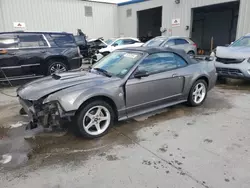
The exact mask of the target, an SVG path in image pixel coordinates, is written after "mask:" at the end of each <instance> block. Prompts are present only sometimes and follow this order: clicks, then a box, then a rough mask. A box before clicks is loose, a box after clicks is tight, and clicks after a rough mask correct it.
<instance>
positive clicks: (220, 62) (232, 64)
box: [211, 34, 250, 79]
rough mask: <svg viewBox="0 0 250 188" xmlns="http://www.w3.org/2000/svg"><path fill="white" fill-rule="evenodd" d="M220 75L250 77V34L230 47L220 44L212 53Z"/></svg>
mask: <svg viewBox="0 0 250 188" xmlns="http://www.w3.org/2000/svg"><path fill="white" fill-rule="evenodd" d="M211 55H212V56H215V66H216V70H217V73H218V76H220V77H231V78H241V79H250V34H247V35H246V36H243V37H241V38H240V39H238V40H236V41H235V42H233V43H232V44H231V45H229V46H228V47H223V46H218V47H217V48H216V50H215V51H214V52H213V53H212V54H211Z"/></svg>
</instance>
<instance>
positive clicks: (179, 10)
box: [118, 0, 250, 38]
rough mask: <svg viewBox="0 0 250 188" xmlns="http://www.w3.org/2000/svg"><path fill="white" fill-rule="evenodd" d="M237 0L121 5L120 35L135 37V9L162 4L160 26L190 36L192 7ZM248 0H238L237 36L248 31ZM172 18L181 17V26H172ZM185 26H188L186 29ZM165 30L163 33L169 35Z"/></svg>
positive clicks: (161, 0)
mask: <svg viewBox="0 0 250 188" xmlns="http://www.w3.org/2000/svg"><path fill="white" fill-rule="evenodd" d="M233 1H237V0H181V1H180V4H175V1H174V0H150V1H146V2H141V3H136V4H130V5H123V6H119V7H118V14H119V28H120V35H126V36H132V37H137V30H138V28H137V11H141V10H145V9H150V8H155V7H158V6H162V7H163V9H162V27H163V28H166V29H167V30H169V29H172V35H179V36H190V29H191V28H192V25H191V24H192V23H191V21H192V10H191V9H192V8H196V7H202V6H207V5H213V4H218V3H226V2H233ZM127 9H132V16H131V17H127V15H126V11H127ZM249 15H250V0H240V13H239V20H238V29H237V38H238V37H240V36H242V35H243V34H246V33H248V32H250V24H249V23H248V22H249V19H250V18H249ZM174 18H180V19H181V26H180V27H174V28H172V26H171V22H172V19H174ZM186 26H190V29H189V30H186ZM169 34H170V33H168V32H166V33H164V35H169Z"/></svg>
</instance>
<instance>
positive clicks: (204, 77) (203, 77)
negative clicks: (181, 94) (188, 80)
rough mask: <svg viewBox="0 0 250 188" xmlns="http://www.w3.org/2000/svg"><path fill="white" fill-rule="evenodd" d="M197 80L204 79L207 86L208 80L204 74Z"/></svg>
mask: <svg viewBox="0 0 250 188" xmlns="http://www.w3.org/2000/svg"><path fill="white" fill-rule="evenodd" d="M197 80H204V81H205V82H206V83H207V87H208V86H209V80H208V78H207V77H206V76H202V77H200V78H198V79H197ZM197 80H196V81H197Z"/></svg>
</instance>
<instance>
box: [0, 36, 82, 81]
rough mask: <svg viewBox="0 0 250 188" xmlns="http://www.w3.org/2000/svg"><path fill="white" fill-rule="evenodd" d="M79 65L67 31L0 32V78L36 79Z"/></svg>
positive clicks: (75, 48) (76, 49) (2, 79)
mask: <svg viewBox="0 0 250 188" xmlns="http://www.w3.org/2000/svg"><path fill="white" fill-rule="evenodd" d="M81 64H82V56H81V54H80V50H79V48H78V46H77V44H76V41H75V39H74V36H73V35H72V34H70V33H64V32H60V33H59V32H57V33H56V32H4V33H0V81H8V80H9V81H11V80H20V79H28V78H38V77H42V76H45V75H50V74H53V73H57V72H64V71H67V70H71V69H77V68H79V67H80V66H81Z"/></svg>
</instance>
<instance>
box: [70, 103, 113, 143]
mask: <svg viewBox="0 0 250 188" xmlns="http://www.w3.org/2000/svg"><path fill="white" fill-rule="evenodd" d="M114 120H115V113H114V110H113V109H112V107H111V106H110V105H109V104H108V103H107V102H105V101H101V100H96V101H93V102H90V103H87V104H86V105H85V106H84V107H83V108H81V109H80V111H79V112H78V113H77V114H76V117H75V124H74V133H75V135H76V136H82V137H84V138H88V139H94V138H98V137H101V136H103V135H105V134H107V132H108V130H109V129H110V128H111V127H112V126H113V124H114Z"/></svg>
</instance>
